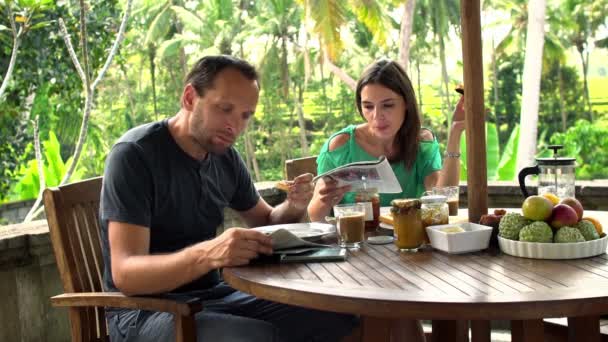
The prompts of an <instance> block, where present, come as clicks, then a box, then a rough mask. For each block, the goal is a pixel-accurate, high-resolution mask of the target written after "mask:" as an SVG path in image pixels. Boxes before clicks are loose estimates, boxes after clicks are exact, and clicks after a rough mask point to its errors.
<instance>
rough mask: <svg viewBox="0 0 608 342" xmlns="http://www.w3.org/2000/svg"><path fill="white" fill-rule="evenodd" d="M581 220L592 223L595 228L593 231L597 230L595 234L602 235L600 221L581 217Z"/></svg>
mask: <svg viewBox="0 0 608 342" xmlns="http://www.w3.org/2000/svg"><path fill="white" fill-rule="evenodd" d="M582 220H587V221H589V222H591V223H593V225H594V226H595V230H597V233H598V234H599V235H602V232H603V231H604V230H603V228H602V224H601V223H600V221H598V220H597V219H596V218H593V217H583V218H582Z"/></svg>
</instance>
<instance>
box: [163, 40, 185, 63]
mask: <svg viewBox="0 0 608 342" xmlns="http://www.w3.org/2000/svg"><path fill="white" fill-rule="evenodd" d="M183 43H184V39H183V38H182V37H177V38H173V39H169V40H165V41H164V42H163V43H162V44H160V46H159V48H158V56H159V57H160V58H161V59H166V58H170V57H174V56H177V55H178V53H179V49H180V48H181V47H182V46H183Z"/></svg>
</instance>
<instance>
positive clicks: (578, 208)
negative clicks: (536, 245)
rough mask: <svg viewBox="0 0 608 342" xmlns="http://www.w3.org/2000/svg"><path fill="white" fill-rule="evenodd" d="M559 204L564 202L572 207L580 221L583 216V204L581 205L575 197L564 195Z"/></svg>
mask: <svg viewBox="0 0 608 342" xmlns="http://www.w3.org/2000/svg"><path fill="white" fill-rule="evenodd" d="M559 204H565V205H568V206H570V207H571V208H572V209H574V211H576V215H577V216H578V220H579V221H580V220H581V219H582V218H583V206H582V205H581V202H579V201H578V200H577V199H576V198H574V197H566V198H563V199H562V200H561V201H560V202H559Z"/></svg>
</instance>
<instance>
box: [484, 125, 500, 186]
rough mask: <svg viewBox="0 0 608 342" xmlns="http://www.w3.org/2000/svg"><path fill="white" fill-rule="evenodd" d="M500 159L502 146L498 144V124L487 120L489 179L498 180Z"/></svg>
mask: <svg viewBox="0 0 608 342" xmlns="http://www.w3.org/2000/svg"><path fill="white" fill-rule="evenodd" d="M499 159H500V146H499V145H498V131H497V130H496V124H494V123H492V122H486V162H487V165H488V169H487V175H488V180H496V171H497V170H498V162H499Z"/></svg>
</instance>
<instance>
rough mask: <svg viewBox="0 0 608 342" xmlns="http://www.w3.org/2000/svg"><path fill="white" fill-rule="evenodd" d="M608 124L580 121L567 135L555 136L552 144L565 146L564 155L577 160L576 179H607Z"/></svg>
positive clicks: (558, 134) (559, 134)
mask: <svg viewBox="0 0 608 342" xmlns="http://www.w3.org/2000/svg"><path fill="white" fill-rule="evenodd" d="M606 137H608V123H603V124H592V123H590V122H589V121H587V120H578V121H577V122H576V124H575V125H574V126H571V127H570V128H568V130H567V131H566V133H556V134H554V135H553V136H552V137H551V139H550V141H551V143H552V144H560V145H564V150H565V151H564V152H563V153H562V155H565V156H572V157H575V158H576V164H577V168H576V178H577V179H596V178H605V177H606V165H608V154H606V151H607V150H608V139H607V138H606Z"/></svg>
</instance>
